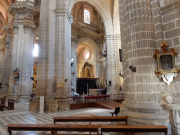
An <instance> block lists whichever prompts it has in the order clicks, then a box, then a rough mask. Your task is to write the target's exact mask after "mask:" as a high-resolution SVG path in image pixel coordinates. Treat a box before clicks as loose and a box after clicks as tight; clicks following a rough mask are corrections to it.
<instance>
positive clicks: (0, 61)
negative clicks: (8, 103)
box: [0, 42, 5, 95]
mask: <svg viewBox="0 0 180 135" xmlns="http://www.w3.org/2000/svg"><path fill="white" fill-rule="evenodd" d="M4 54H5V44H4V42H0V83H1V86H2V80H3V70H4V57H5V56H4ZM1 93H2V89H1V88H0V95H1Z"/></svg>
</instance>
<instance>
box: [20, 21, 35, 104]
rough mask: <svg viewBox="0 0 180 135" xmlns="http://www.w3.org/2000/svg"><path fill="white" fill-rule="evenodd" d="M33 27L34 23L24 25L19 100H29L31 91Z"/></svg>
mask: <svg viewBox="0 0 180 135" xmlns="http://www.w3.org/2000/svg"><path fill="white" fill-rule="evenodd" d="M33 28H34V23H32V24H29V25H26V24H25V25H24V47H23V57H22V65H21V71H20V81H21V82H20V95H22V96H21V98H20V99H19V102H29V98H28V97H29V95H30V94H31V93H32V87H33V86H32V85H33V81H32V80H31V79H30V77H33V74H32V70H33V68H32V67H33V64H34V63H33V54H32V52H33V47H34V43H33V33H32V32H33Z"/></svg>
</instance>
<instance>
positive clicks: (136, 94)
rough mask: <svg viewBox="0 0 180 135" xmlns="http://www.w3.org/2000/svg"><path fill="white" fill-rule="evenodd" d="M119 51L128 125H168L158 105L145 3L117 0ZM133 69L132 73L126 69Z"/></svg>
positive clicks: (148, 7) (150, 22)
mask: <svg viewBox="0 0 180 135" xmlns="http://www.w3.org/2000/svg"><path fill="white" fill-rule="evenodd" d="M119 3H120V9H121V10H120V17H121V19H120V20H121V38H122V42H121V44H122V45H121V46H122V49H123V70H124V76H123V77H124V92H125V101H124V102H123V104H124V105H125V107H124V108H123V109H122V111H124V115H127V116H129V118H130V119H129V124H134V123H136V124H137V123H139V124H149V125H154V124H158V125H162V124H163V125H168V124H169V119H168V114H166V113H165V112H164V111H163V109H162V107H161V105H160V101H161V97H160V96H161V88H160V85H159V83H160V82H159V79H158V78H157V77H156V75H155V74H154V70H155V69H156V68H157V67H156V61H155V60H154V58H153V57H152V56H153V53H154V50H155V49H156V45H155V33H154V24H153V19H152V12H151V4H150V1H148V0H119ZM130 65H132V66H134V67H136V72H132V71H131V70H130V69H129V66H130Z"/></svg>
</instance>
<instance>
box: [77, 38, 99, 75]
mask: <svg viewBox="0 0 180 135" xmlns="http://www.w3.org/2000/svg"><path fill="white" fill-rule="evenodd" d="M83 43H84V44H86V47H88V48H90V49H91V50H92V51H93V53H94V61H91V62H93V63H96V64H95V67H94V72H93V73H94V75H95V76H98V67H99V65H98V64H97V62H96V60H97V59H99V58H100V55H99V47H98V46H97V44H96V43H95V42H94V41H93V40H92V39H90V38H88V37H82V38H80V39H79V41H78V42H77V46H76V50H77V48H78V45H80V44H83Z"/></svg>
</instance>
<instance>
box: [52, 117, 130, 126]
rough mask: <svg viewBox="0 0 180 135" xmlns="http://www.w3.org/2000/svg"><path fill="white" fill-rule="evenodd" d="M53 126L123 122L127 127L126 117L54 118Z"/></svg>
mask: <svg viewBox="0 0 180 135" xmlns="http://www.w3.org/2000/svg"><path fill="white" fill-rule="evenodd" d="M53 119H54V124H56V122H89V124H91V122H105V121H106V122H112V121H116V122H117V121H118V122H120V121H121V122H125V123H126V125H127V119H128V117H127V116H117V117H109V116H92V117H54V118H53Z"/></svg>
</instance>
